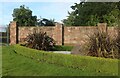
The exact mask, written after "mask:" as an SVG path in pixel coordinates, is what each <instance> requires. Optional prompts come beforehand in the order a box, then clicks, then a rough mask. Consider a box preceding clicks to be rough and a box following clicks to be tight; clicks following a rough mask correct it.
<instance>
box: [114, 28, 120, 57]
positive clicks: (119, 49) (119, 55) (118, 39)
mask: <svg viewBox="0 0 120 78" xmlns="http://www.w3.org/2000/svg"><path fill="white" fill-rule="evenodd" d="M117 33H118V34H117V37H116V40H115V42H116V45H117V47H118V48H117V49H118V58H120V27H117Z"/></svg>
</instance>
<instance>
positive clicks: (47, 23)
mask: <svg viewBox="0 0 120 78" xmlns="http://www.w3.org/2000/svg"><path fill="white" fill-rule="evenodd" d="M37 25H38V26H55V21H54V19H50V20H49V19H46V18H42V19H38V21H37Z"/></svg>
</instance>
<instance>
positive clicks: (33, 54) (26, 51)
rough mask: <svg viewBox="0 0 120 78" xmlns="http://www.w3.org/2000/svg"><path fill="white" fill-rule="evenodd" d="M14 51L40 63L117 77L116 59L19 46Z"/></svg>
mask: <svg viewBox="0 0 120 78" xmlns="http://www.w3.org/2000/svg"><path fill="white" fill-rule="evenodd" d="M14 50H15V52H17V53H18V54H21V55H24V56H26V57H29V58H32V59H35V60H38V61H41V62H46V63H50V64H57V65H60V66H65V67H70V68H77V69H80V70H83V71H84V70H86V71H88V72H93V71H94V72H102V73H110V74H111V75H118V60H117V59H109V58H98V57H90V56H78V55H66V54H57V53H49V52H44V51H39V50H34V49H30V48H26V47H23V46H20V45H15V46H14Z"/></svg>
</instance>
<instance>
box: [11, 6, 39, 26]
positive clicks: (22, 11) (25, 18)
mask: <svg viewBox="0 0 120 78" xmlns="http://www.w3.org/2000/svg"><path fill="white" fill-rule="evenodd" d="M12 16H13V21H16V22H17V25H18V26H35V25H36V23H37V16H32V11H31V10H30V9H29V8H28V7H25V5H21V6H20V8H15V9H14V10H13V14H12Z"/></svg>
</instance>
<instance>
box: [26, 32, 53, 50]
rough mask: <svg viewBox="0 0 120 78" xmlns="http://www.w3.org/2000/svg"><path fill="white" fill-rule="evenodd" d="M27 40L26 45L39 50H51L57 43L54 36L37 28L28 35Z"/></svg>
mask: <svg viewBox="0 0 120 78" xmlns="http://www.w3.org/2000/svg"><path fill="white" fill-rule="evenodd" d="M26 42H27V43H26V44H25V46H27V47H30V48H33V49H38V50H51V49H52V48H53V47H54V45H55V41H54V40H53V38H51V37H49V36H48V35H47V34H46V32H38V31H36V30H35V31H34V33H33V34H29V35H28V36H27V38H26Z"/></svg>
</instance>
